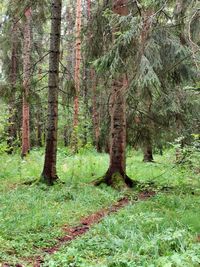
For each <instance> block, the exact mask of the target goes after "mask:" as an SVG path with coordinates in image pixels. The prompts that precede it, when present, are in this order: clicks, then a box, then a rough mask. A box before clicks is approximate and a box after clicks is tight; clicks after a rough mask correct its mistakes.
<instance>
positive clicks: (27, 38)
mask: <svg viewBox="0 0 200 267" xmlns="http://www.w3.org/2000/svg"><path fill="white" fill-rule="evenodd" d="M31 13H32V11H31V8H28V9H27V10H26V11H25V17H26V22H25V27H24V55H23V108H22V153H21V155H22V157H25V156H26V155H27V154H28V153H29V150H30V118H29V116H30V114H29V113H30V111H29V102H28V97H29V90H30V83H31V81H30V78H31Z"/></svg>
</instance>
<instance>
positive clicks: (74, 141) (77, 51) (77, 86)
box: [72, 0, 82, 152]
mask: <svg viewBox="0 0 200 267" xmlns="http://www.w3.org/2000/svg"><path fill="white" fill-rule="evenodd" d="M81 8H82V5H81V0H77V2H76V43H75V72H74V82H75V97H74V122H73V134H72V149H73V150H74V152H77V150H78V136H77V127H78V124H79V123H78V120H79V118H78V117H79V93H80V67H81V17H82V16H81Z"/></svg>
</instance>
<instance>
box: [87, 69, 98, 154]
mask: <svg viewBox="0 0 200 267" xmlns="http://www.w3.org/2000/svg"><path fill="white" fill-rule="evenodd" d="M90 76H91V82H92V120H93V129H94V137H95V147H96V150H97V152H101V146H100V125H99V124H100V123H99V112H98V111H97V97H96V94H97V92H96V77H95V71H94V69H91V71H90Z"/></svg>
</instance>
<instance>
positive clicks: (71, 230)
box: [2, 191, 155, 267]
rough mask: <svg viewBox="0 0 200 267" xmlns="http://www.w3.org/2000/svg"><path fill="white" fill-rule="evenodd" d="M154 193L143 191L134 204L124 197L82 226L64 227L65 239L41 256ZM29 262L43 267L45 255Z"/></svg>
mask: <svg viewBox="0 0 200 267" xmlns="http://www.w3.org/2000/svg"><path fill="white" fill-rule="evenodd" d="M154 195H155V192H154V191H143V192H140V193H139V194H138V195H137V200H135V201H134V202H130V200H129V199H128V197H124V198H121V199H119V200H118V201H117V202H116V203H114V204H113V205H112V206H110V207H108V208H104V209H101V210H100V211H97V212H95V213H93V214H91V215H89V216H87V217H85V218H83V219H82V220H81V221H80V224H79V225H77V226H74V227H69V226H67V225H65V226H63V227H62V229H63V231H64V233H65V235H64V236H63V237H60V238H57V239H56V241H57V242H56V244H55V245H54V246H52V247H48V248H44V249H42V250H41V254H49V255H51V254H54V253H55V252H57V251H58V250H59V249H60V248H61V247H62V246H63V245H65V244H67V243H70V242H71V241H73V240H75V239H76V238H78V237H79V236H82V235H84V234H85V233H87V232H88V231H89V230H90V228H91V226H93V225H95V224H98V223H99V222H100V221H101V220H102V219H103V218H105V217H106V216H108V215H110V214H112V213H115V212H117V211H119V210H120V209H122V208H123V207H125V206H127V205H128V204H130V203H137V202H138V201H144V200H147V199H149V198H150V197H152V196H154ZM24 260H25V261H27V263H28V264H30V265H32V266H33V267H41V266H42V264H43V263H44V255H39V256H35V257H34V258H29V259H24ZM2 267H25V265H22V264H16V265H10V264H8V263H4V264H3V265H2Z"/></svg>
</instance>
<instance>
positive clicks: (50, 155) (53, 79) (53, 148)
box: [41, 0, 62, 185]
mask: <svg viewBox="0 0 200 267" xmlns="http://www.w3.org/2000/svg"><path fill="white" fill-rule="evenodd" d="M61 10H62V0H52V2H51V12H52V15H51V38H50V53H49V82H48V123H47V139H46V150H45V162H44V169H43V172H42V176H41V180H42V181H44V182H45V183H47V184H49V185H52V184H54V182H55V181H56V180H57V179H58V176H57V172H56V158H57V130H58V129H57V128H58V91H59V55H60V35H61Z"/></svg>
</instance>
